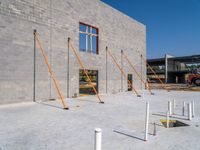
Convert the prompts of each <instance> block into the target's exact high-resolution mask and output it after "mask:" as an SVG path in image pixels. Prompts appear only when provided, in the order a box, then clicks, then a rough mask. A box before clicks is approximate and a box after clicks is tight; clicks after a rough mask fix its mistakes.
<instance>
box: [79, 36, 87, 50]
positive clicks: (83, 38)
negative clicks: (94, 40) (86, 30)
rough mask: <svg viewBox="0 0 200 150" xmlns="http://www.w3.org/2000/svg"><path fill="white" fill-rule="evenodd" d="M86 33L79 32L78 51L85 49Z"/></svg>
mask: <svg viewBox="0 0 200 150" xmlns="http://www.w3.org/2000/svg"><path fill="white" fill-rule="evenodd" d="M85 41H86V35H85V34H80V36H79V46H80V51H86V42H85Z"/></svg>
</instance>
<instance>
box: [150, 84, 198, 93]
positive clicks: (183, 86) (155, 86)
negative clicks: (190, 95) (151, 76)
mask: <svg viewBox="0 0 200 150" xmlns="http://www.w3.org/2000/svg"><path fill="white" fill-rule="evenodd" d="M149 85H150V87H151V88H152V89H162V88H163V85H162V84H159V83H150V84H149ZM164 86H166V87H167V88H169V89H170V90H177V91H197V92H200V86H195V85H188V84H164Z"/></svg>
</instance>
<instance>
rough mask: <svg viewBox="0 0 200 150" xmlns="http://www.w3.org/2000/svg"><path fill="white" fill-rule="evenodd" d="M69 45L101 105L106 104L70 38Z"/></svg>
mask: <svg viewBox="0 0 200 150" xmlns="http://www.w3.org/2000/svg"><path fill="white" fill-rule="evenodd" d="M68 44H69V46H70V47H71V48H72V51H73V52H74V54H75V56H76V59H77V61H78V63H79V64H80V66H81V68H82V69H83V72H84V73H85V75H86V77H87V79H88V81H89V84H90V85H91V86H92V88H93V90H94V92H95V93H96V96H97V98H98V100H99V103H101V104H103V103H104V102H103V101H102V100H101V98H100V96H99V94H98V92H97V90H96V88H95V87H94V85H93V84H92V81H91V79H90V77H89V75H88V73H87V70H86V69H85V65H84V64H83V63H82V61H81V58H80V56H79V55H78V53H77V52H76V49H75V48H74V46H73V45H72V43H71V40H70V38H68Z"/></svg>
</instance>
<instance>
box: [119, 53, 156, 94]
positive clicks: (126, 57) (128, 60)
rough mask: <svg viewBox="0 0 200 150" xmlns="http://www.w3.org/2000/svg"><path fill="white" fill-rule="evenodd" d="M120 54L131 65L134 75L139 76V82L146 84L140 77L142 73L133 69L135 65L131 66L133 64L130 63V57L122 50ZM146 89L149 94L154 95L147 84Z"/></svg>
mask: <svg viewBox="0 0 200 150" xmlns="http://www.w3.org/2000/svg"><path fill="white" fill-rule="evenodd" d="M122 55H123V56H124V57H125V59H126V60H127V62H128V63H129V65H130V66H131V68H132V70H133V71H134V72H135V73H136V75H137V76H138V77H139V79H140V80H141V82H142V83H143V84H144V86H146V82H145V80H144V79H143V78H142V75H140V74H139V73H138V72H137V70H136V69H135V67H134V66H133V64H132V63H131V61H130V59H129V58H128V56H127V55H126V54H125V53H124V52H123V51H122ZM147 89H148V90H149V92H150V94H151V95H154V93H153V92H152V91H151V89H150V87H149V86H147Z"/></svg>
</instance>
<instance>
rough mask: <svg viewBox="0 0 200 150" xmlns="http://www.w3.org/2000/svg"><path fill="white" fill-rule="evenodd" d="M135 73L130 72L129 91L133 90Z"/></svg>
mask: <svg viewBox="0 0 200 150" xmlns="http://www.w3.org/2000/svg"><path fill="white" fill-rule="evenodd" d="M132 84H133V75H132V74H128V91H132V90H133V86H132Z"/></svg>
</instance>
